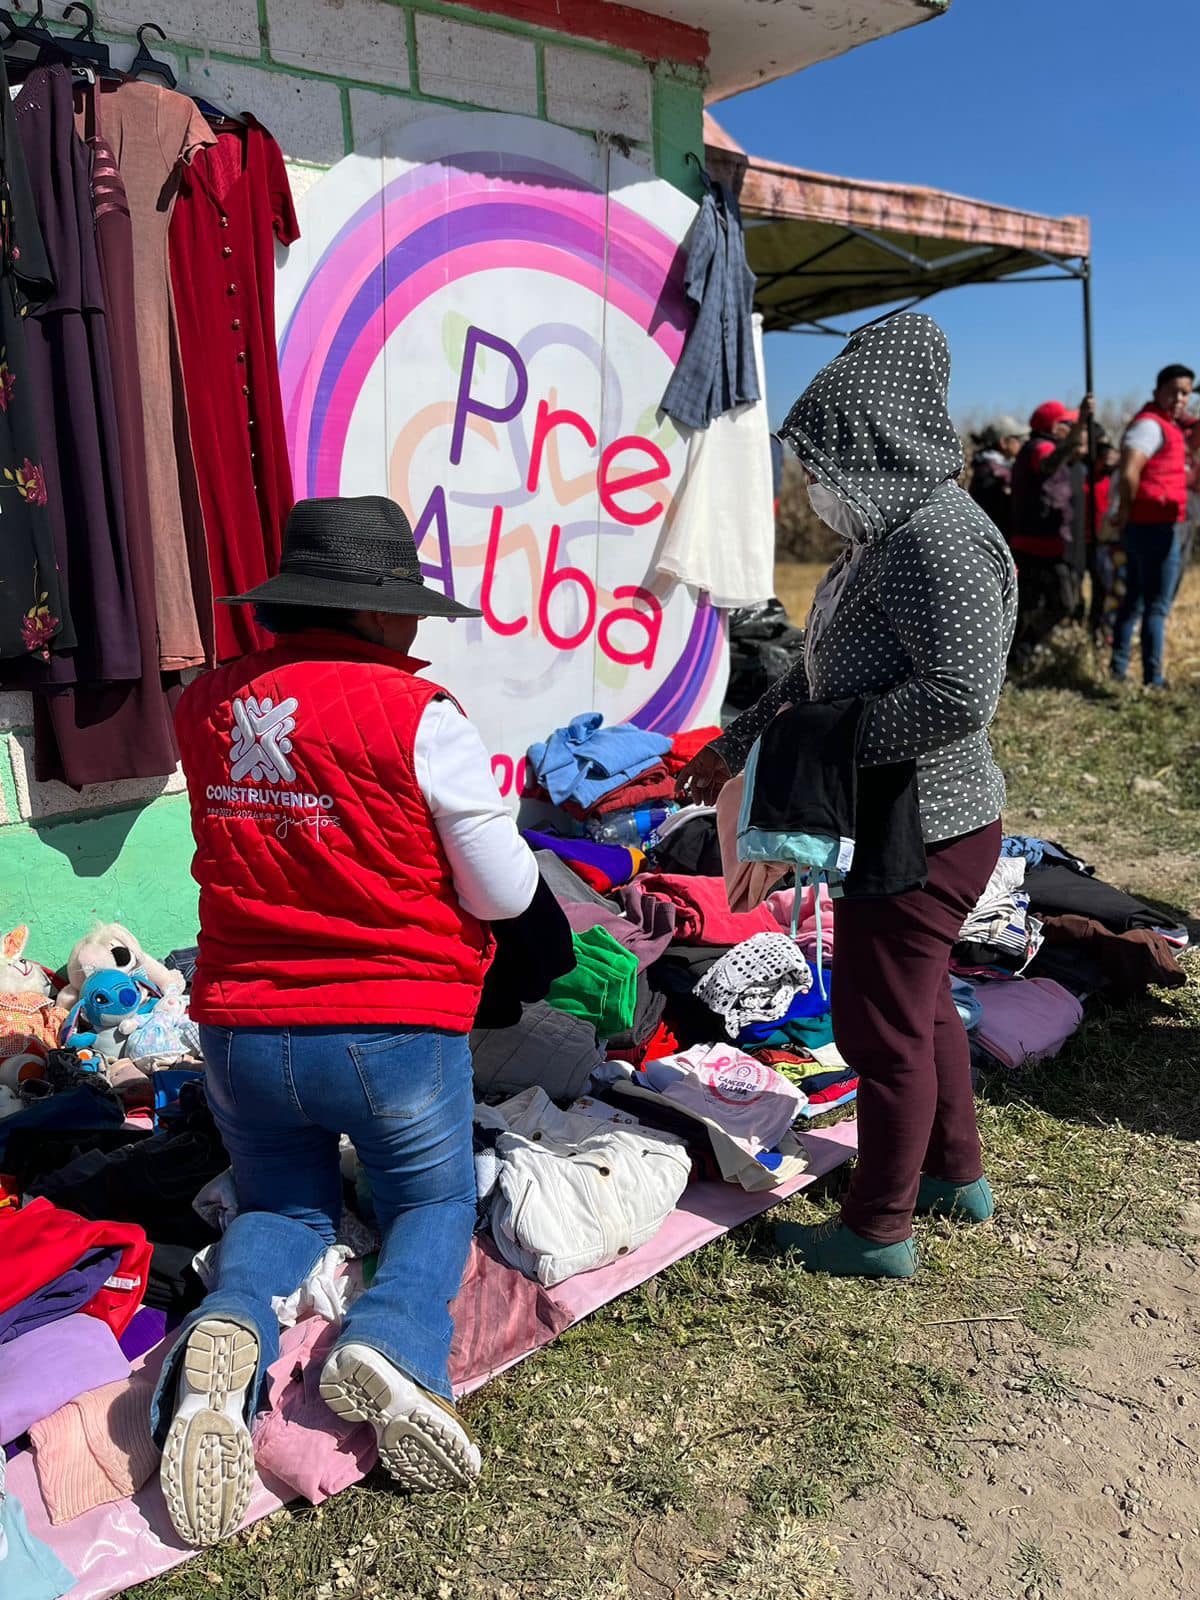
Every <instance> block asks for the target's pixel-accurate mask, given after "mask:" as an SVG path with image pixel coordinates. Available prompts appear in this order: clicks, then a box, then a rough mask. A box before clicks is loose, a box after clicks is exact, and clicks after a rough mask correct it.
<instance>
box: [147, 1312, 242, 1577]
mask: <svg viewBox="0 0 1200 1600" xmlns="http://www.w3.org/2000/svg"><path fill="white" fill-rule="evenodd" d="M257 1365H258V1341H257V1339H256V1338H255V1337H254V1335H253V1334H252V1333H251V1332H250V1331H249V1329H248V1328H243V1327H239V1326H238V1325H237V1324H236V1323H230V1322H209V1323H205V1322H202V1323H199V1324H198V1325H197V1326H196V1327H195V1328H193V1329H192V1332H191V1334H190V1335H189V1336H188V1343H187V1349H186V1350H185V1352H184V1356H183V1373H184V1376H186V1378H187V1381H188V1384H189V1385H190V1387H191V1388H192V1389H193V1390H195V1391H198V1392H199V1393H201V1394H207V1397H208V1404H207V1405H206V1406H203V1407H201V1409H199V1410H198V1411H194V1412H192V1413H191V1415H190V1416H187V1417H177V1418H176V1419H175V1421H173V1422H172V1424H171V1428H170V1431H169V1432H168V1434H167V1440H166V1444H165V1445H164V1447H163V1459H162V1468H161V1470H160V1474H159V1480H160V1482H161V1484H162V1490H163V1495H164V1497H165V1499H166V1502H167V1511H168V1513H169V1514H170V1518H171V1522H172V1523H173V1525H174V1527H175V1531H176V1533H178V1535H179V1537H180V1538H181V1539H183V1540H184V1541H185V1542H186V1543H187V1544H190V1545H194V1546H199V1545H210V1544H217V1543H219V1542H220V1540H222V1539H225V1538H228V1536H229V1535H230V1534H231V1533H234V1532H235V1531H236V1530H237V1529H238V1528H239V1527H240V1526H241V1523H242V1519H243V1518H244V1517H245V1515H246V1509H247V1507H248V1506H249V1504H250V1495H251V1492H252V1491H253V1488H254V1446H253V1444H252V1443H251V1439H250V1430H249V1429H248V1428H247V1427H246V1424H245V1421H244V1420H243V1419H242V1418H241V1417H240V1416H239V1417H238V1418H237V1419H236V1420H235V1419H234V1418H232V1417H230V1416H229V1414H228V1411H227V1409H226V1407H227V1404H228V1401H229V1400H230V1398H231V1397H232V1396H234V1395H235V1394H237V1393H238V1392H239V1391H240V1392H241V1393H242V1394H244V1393H245V1390H246V1388H247V1386H248V1385H249V1384H250V1383H251V1382H252V1381H253V1378H254V1373H255V1369H256V1367H257Z"/></svg>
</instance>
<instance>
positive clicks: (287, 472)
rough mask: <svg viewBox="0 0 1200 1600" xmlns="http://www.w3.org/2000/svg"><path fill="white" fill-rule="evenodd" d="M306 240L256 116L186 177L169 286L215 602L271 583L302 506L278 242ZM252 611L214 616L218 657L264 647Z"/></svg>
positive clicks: (199, 159) (221, 139)
mask: <svg viewBox="0 0 1200 1600" xmlns="http://www.w3.org/2000/svg"><path fill="white" fill-rule="evenodd" d="M299 237H300V229H299V226H298V224H297V222H296V212H295V209H294V207H293V205H292V192H291V188H290V186H289V184H288V177H287V171H286V169H285V168H284V164H283V156H282V154H281V152H280V149H279V146H278V145H277V144H276V143H275V140H274V139H273V138H272V137H271V135H270V134H269V133H268V132H267V130H266V129H265V128H264V127H263V126H262V125H261V124H260V123H258V122H256V121H255V120H254V118H253V117H251V116H247V117H246V119H245V125H244V126H240V125H239V126H237V127H236V128H234V129H232V130H230V131H222V132H221V133H220V135H219V136H218V139H217V142H216V144H214V145H212V146H210V147H209V148H207V149H205V150H201V151H200V152H199V153H198V154H197V155H196V156H195V158H194V159H193V160H192V162H191V165H190V166H185V167H184V168H183V175H182V183H181V186H180V191H179V198H178V200H177V201H176V204H175V214H174V216H173V217H172V219H171V278H172V282H173V284H174V289H175V308H176V315H177V317H178V321H179V343H180V351H181V354H182V358H183V375H184V383H185V386H186V390H187V404H188V419H189V423H190V427H191V435H192V453H193V455H194V457H195V462H196V474H197V477H198V478H199V488H200V503H201V506H202V507H203V511H204V531H205V537H206V539H207V542H208V559H209V567H210V569H211V572H212V585H213V594H214V595H215V596H220V595H227V594H241V593H242V592H243V591H244V590H246V589H249V588H252V587H253V586H254V585H255V584H257V583H261V582H262V581H263V580H264V579H265V578H267V577H270V576H272V575H273V574H274V573H275V572H276V570H277V568H278V564H279V551H280V543H281V540H282V534H283V525H284V522H285V521H286V519H287V514H288V512H289V511H290V510H291V508H292V473H291V467H290V465H289V462H288V454H287V441H286V439H285V436H284V428H283V402H282V400H281V398H280V393H279V362H278V356H277V352H276V346H275V240H276V239H278V240H280V242H281V243H283V244H292V243H293V242H294V241H295V240H296V239H298V238H299ZM267 642H268V640H267V636H266V635H265V634H263V633H262V632H261V630H260V629H259V628H257V627H256V626H255V623H254V620H253V616H252V614H251V611H250V608H249V607H244V606H217V607H216V653H217V658H218V660H228V659H229V658H230V657H232V656H239V655H245V654H247V653H248V652H250V651H252V650H258V649H261V648H262V647H263V646H264V645H265V644H266V643H267Z"/></svg>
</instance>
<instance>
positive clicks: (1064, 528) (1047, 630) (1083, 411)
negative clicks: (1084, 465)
mask: <svg viewBox="0 0 1200 1600" xmlns="http://www.w3.org/2000/svg"><path fill="white" fill-rule="evenodd" d="M1092 411H1093V401H1092V397H1091V395H1088V396H1086V398H1085V399H1084V401H1083V403H1082V404H1081V406H1080V407H1079V410H1078V411H1070V410H1068V409H1067V407H1066V406H1064V405H1063V404H1062V402H1061V401H1059V400H1047V401H1045V403H1044V404H1042V405H1040V406H1039V407H1038V408H1037V410H1036V411H1035V412H1034V413H1033V415H1032V416H1031V417H1030V419H1029V430H1030V431H1029V438H1028V439H1027V440H1026V441H1025V443H1024V444H1023V445H1022V446H1021V449H1020V452H1019V454H1018V455H1017V458H1016V460H1015V461H1014V462H1013V470H1012V498H1011V502H1010V507H1009V518H1008V527H1007V528H1006V530H1005V531H1006V533H1007V535H1008V542H1009V544H1010V546H1011V547H1012V552H1013V555H1014V557H1015V558H1016V563H1017V606H1018V614H1017V636H1016V644H1015V649H1014V658H1015V659H1016V661H1017V662H1018V663H1021V662H1026V663H1027V662H1028V661H1029V659H1030V658H1031V657H1032V655H1033V654H1034V652H1035V651H1036V650H1037V649H1038V647H1039V646H1040V645H1042V644H1044V643H1045V641H1046V639H1047V638H1048V637H1049V636H1050V634H1051V633H1052V632H1053V631H1054V629H1055V628H1056V627H1058V625H1059V624H1060V623H1063V622H1067V621H1069V620H1070V618H1071V617H1073V616H1074V615H1075V612H1076V609H1077V607H1078V605H1079V599H1080V582H1079V570H1078V569H1079V563H1078V562H1077V561H1076V559H1075V552H1076V543H1077V533H1078V532H1079V531H1081V530H1080V522H1081V518H1080V511H1081V509H1082V508H1081V506H1080V503H1079V489H1080V484H1079V482H1078V479H1079V473H1078V471H1077V467H1078V463H1079V459H1080V456H1081V454H1084V453H1086V451H1087V424H1088V418H1089V417H1090V416H1091V414H1092Z"/></svg>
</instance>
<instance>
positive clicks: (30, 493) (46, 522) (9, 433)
mask: <svg viewBox="0 0 1200 1600" xmlns="http://www.w3.org/2000/svg"><path fill="white" fill-rule="evenodd" d="M53 287H54V285H53V282H52V280H51V275H50V266H49V263H48V262H47V260H46V252H45V248H44V246H43V243H42V235H41V229H40V228H39V227H38V221H37V212H36V210H35V209H34V204H33V195H32V194H31V192H30V188H29V174H28V173H27V171H26V169H25V152H24V150H23V148H22V145H21V139H20V135H19V134H18V133H17V128H16V119H15V118H14V116H13V108H12V100H11V98H10V96H9V92H8V75H7V72H6V69H5V65H4V58H3V56H2V55H0V683H12V682H14V681H17V679H18V678H19V675H20V673H21V672H22V671H23V670H24V668H23V665H22V664H23V663H24V662H25V661H26V660H27V659H28V657H30V656H34V657H36V658H37V659H38V660H39V661H41V660H45V659H46V657H48V655H49V653H50V651H51V650H71V649H73V648H74V645H75V631H74V628H73V627H72V624H71V620H70V617H69V616H68V615H67V607H66V595H65V593H64V592H63V590H62V588H61V586H60V583H59V572H58V555H57V551H56V549H55V544H54V528H53V526H52V524H51V520H50V511H49V507H48V505H47V494H46V479H45V474H44V473H43V471H42V451H41V444H40V441H39V439H38V419H37V407H36V405H35V401H34V394H33V390H32V388H31V386H30V377H29V366H28V363H27V361H26V358H25V345H26V334H27V327H26V320H27V319H26V314H27V312H28V310H29V308H30V306H31V305H36V304H38V303H40V302H41V301H42V300H44V299H45V298H46V296H47V295H48V294H50V293H51V291H52V290H53Z"/></svg>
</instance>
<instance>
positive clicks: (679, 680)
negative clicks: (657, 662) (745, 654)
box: [629, 599, 721, 733]
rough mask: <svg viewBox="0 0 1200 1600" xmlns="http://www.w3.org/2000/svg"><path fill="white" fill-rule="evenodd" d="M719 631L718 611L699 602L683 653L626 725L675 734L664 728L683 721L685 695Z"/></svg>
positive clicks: (705, 601)
mask: <svg viewBox="0 0 1200 1600" xmlns="http://www.w3.org/2000/svg"><path fill="white" fill-rule="evenodd" d="M720 631H721V614H720V612H719V611H718V610H717V609H716V607H715V606H713V605H711V604H710V603H709V601H708V600H707V599H703V600H701V601H700V603H699V604H698V605H697V607H696V615H695V617H694V618H693V619H692V628H691V632H690V633H689V635H688V640H687V643H686V644H685V645H684V647H683V654H682V655H681V656H680V658H679V660H678V661H677V662H676V663H675V665H674V667H672V669H671V671H670V672H669V673H668V674H667V676H666V677H665V678H664V679H663V681H662V683H661V684H660V685H659V686H658V688H657V689H656V690H655V691H654V693H653V694H652V695H651V696H650V698H649V700H647V701H646V703H645V704H644V705H643V706H641V707H640V708H639V709H638V710H637V711H635V712H634V713H633V715H632V716H631V717H630V718H629V720H630V722H633V723H636V725H637V726H638V727H639V728H644V729H645V730H646V732H648V733H660V732H661V733H676V732H678V729H677V728H668V726H667V722H668V719H671V720H674V721H678V720H679V719H680V717H681V716H682V717H683V719H684V720H686V718H687V715H688V714H689V713H690V711H691V709H692V707H691V705H690V704H689V703H688V702H687V701H686V699H685V696H686V695H687V692H688V689H689V688H690V687H691V685H692V680H693V678H694V676H695V674H696V672H697V670H698V669H699V668H700V665H701V663H703V662H706V661H708V660H709V658H710V657H711V655H712V652H713V647H714V644H715V642H716V639H717V636H718V635H719V634H720ZM680 702H683V703H682V705H681V703H680Z"/></svg>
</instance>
